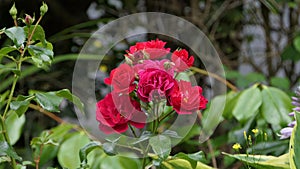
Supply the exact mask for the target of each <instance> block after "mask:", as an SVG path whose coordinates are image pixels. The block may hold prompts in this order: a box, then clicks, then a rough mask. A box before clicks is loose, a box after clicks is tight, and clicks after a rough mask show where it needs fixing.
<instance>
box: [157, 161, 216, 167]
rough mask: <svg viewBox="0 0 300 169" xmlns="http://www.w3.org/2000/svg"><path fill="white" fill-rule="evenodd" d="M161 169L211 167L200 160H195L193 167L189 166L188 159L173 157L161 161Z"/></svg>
mask: <svg viewBox="0 0 300 169" xmlns="http://www.w3.org/2000/svg"><path fill="white" fill-rule="evenodd" d="M161 168H162V169H213V168H212V167H210V166H208V165H205V164H203V163H201V162H197V165H196V167H195V168H193V167H192V166H191V164H190V163H189V161H188V160H185V159H180V158H175V159H171V160H167V161H163V162H162V164H161Z"/></svg>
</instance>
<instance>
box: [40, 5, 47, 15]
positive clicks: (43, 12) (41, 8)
mask: <svg viewBox="0 0 300 169" xmlns="http://www.w3.org/2000/svg"><path fill="white" fill-rule="evenodd" d="M47 11H48V6H47V4H46V3H45V2H43V5H42V6H41V7H40V12H41V16H44V15H45V13H46V12H47Z"/></svg>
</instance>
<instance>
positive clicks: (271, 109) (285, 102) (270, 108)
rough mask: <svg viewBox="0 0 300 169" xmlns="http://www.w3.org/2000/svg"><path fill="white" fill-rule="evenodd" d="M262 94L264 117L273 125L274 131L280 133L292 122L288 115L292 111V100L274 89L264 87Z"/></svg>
mask: <svg viewBox="0 0 300 169" xmlns="http://www.w3.org/2000/svg"><path fill="white" fill-rule="evenodd" d="M261 93H262V100H263V102H262V106H261V113H262V116H263V117H264V119H265V120H266V121H267V122H268V123H269V124H272V127H273V130H275V131H278V130H280V129H281V128H282V127H283V126H285V125H287V124H288V123H289V122H290V121H291V118H290V117H289V115H288V114H289V113H290V112H291V109H292V105H291V99H290V98H289V96H288V95H286V94H285V93H284V92H283V91H281V90H279V89H277V88H274V87H267V86H263V90H262V92H261Z"/></svg>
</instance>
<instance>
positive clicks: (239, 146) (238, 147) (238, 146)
mask: <svg viewBox="0 0 300 169" xmlns="http://www.w3.org/2000/svg"><path fill="white" fill-rule="evenodd" d="M232 148H233V149H234V150H236V151H238V150H239V149H242V146H241V145H240V144H239V143H235V144H234V145H233V146H232Z"/></svg>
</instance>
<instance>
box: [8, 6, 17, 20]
mask: <svg viewBox="0 0 300 169" xmlns="http://www.w3.org/2000/svg"><path fill="white" fill-rule="evenodd" d="M17 13H18V10H17V8H16V6H15V3H14V5H13V6H12V7H11V8H10V10H9V14H10V15H11V16H12V18H13V19H14V20H16V19H17Z"/></svg>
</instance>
